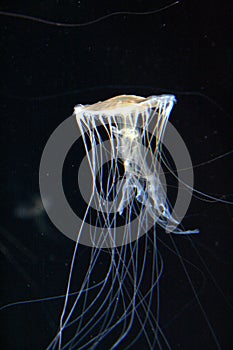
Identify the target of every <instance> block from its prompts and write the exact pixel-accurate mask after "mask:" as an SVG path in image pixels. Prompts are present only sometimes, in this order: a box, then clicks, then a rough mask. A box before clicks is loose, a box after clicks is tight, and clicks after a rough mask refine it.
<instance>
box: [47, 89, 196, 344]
mask: <svg viewBox="0 0 233 350" xmlns="http://www.w3.org/2000/svg"><path fill="white" fill-rule="evenodd" d="M175 101H176V100H175V97H174V96H173V95H162V96H151V97H148V98H144V97H139V96H134V95H120V96H116V97H113V98H110V99H108V100H106V101H104V102H98V103H95V104H92V105H85V106H84V105H80V104H79V105H77V106H75V109H74V117H75V120H76V123H77V127H78V129H79V131H80V133H81V137H82V141H83V145H84V148H85V152H86V156H85V158H86V162H85V163H84V165H82V166H80V172H81V177H82V179H83V180H82V181H84V182H83V183H81V182H79V186H80V187H81V188H80V191H81V194H82V196H83V198H84V199H85V201H86V209H85V213H84V216H83V218H82V225H81V226H80V229H79V231H78V232H77V235H76V242H75V249H74V253H73V258H72V262H71V266H70V271H69V278H68V283H67V289H66V295H65V300H64V305H63V308H62V312H61V317H60V324H59V330H58V332H57V334H56V335H55V337H54V339H53V340H52V341H51V343H50V344H49V345H48V347H47V349H102V348H104V344H106V343H107V344H111V345H110V346H109V345H108V346H109V349H129V348H131V349H133V348H134V345H135V344H136V343H137V342H138V341H142V339H143V344H144V345H143V346H144V348H148V349H155V348H158V349H162V348H163V349H164V348H168V349H169V348H170V345H169V342H168V340H167V339H166V336H165V334H164V333H163V330H162V328H161V327H160V323H159V316H160V303H159V280H160V277H161V275H162V272H163V259H162V256H161V255H160V253H159V251H158V249H157V236H156V230H157V226H160V227H161V228H162V229H163V230H164V231H166V232H168V233H169V234H171V233H174V234H191V233H197V232H198V230H188V231H185V230H184V229H183V228H182V227H181V225H180V221H179V219H178V218H176V217H174V214H173V213H172V210H171V209H172V208H171V203H170V202H169V200H168V197H167V193H166V183H165V177H164V174H163V170H162V163H163V162H165V160H164V159H163V138H164V134H165V130H166V126H167V124H168V119H169V115H170V112H171V110H172V108H173V105H174V103H175ZM165 163H166V162H165ZM88 172H89V175H90V176H89V177H88V175H87V173H88ZM80 181H81V180H80ZM85 190H87V192H88V194H87V193H85ZM86 222H89V224H88V226H87V227H88V228H87V227H84V226H85V223H86ZM85 239H86V240H87V242H88V244H87V245H89V246H91V252H90V255H89V263H88V266H87V267H86V270H85V272H84V271H83V270H82V271H81V270H80V268H81V266H82V260H81V258H80V257H79V247H80V244H83V242H84V241H85ZM103 257H104V258H103ZM78 271H80V272H78ZM77 274H78V280H79V286H80V287H79V288H77V286H76V282H75V279H76V277H77ZM74 276H76V277H74ZM152 304H153V306H154V312H152V309H153V308H151V305H152ZM135 331H136V333H135Z"/></svg>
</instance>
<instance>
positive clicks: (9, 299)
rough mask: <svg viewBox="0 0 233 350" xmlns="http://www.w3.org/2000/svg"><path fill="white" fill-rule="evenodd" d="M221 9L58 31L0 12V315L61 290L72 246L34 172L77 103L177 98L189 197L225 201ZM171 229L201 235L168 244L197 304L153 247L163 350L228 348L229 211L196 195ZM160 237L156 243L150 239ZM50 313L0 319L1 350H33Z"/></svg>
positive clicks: (37, 12) (87, 9)
mask: <svg viewBox="0 0 233 350" xmlns="http://www.w3.org/2000/svg"><path fill="white" fill-rule="evenodd" d="M167 4H169V2H168V1H167V2H166V1H139V0H138V1H137V0H134V1H116V2H113V1H112V2H111V1H110V2H109V1H101V2H97V1H82V0H80V1H71V0H67V1H59V0H57V1H52V0H47V1H32V2H28V1H14V0H12V1H11V2H10V3H9V2H8V1H1V2H0V11H8V12H11V13H20V14H25V15H29V16H34V17H36V18H43V19H46V20H49V21H52V22H63V23H87V22H89V21H92V20H93V19H97V18H99V17H101V16H104V15H106V14H110V13H112V12H115V11H118V12H119V11H134V12H143V11H149V10H153V9H159V8H161V7H163V6H165V5H167ZM226 4H227V2H226V3H224V2H220V3H218V4H217V5H214V2H212V1H205V2H201V1H192V2H190V3H189V4H188V3H185V2H180V3H179V4H177V5H175V6H172V7H170V8H168V9H165V10H163V11H160V12H157V13H154V14H148V15H126V14H119V15H114V16H111V17H109V18H106V19H103V20H102V21H99V22H98V23H93V24H86V25H84V26H78V27H70V28H67V27H64V26H56V25H48V24H43V23H38V22H36V21H31V20H25V19H19V18H14V17H7V16H3V15H2V16H0V33H1V35H0V37H1V40H0V45H1V48H0V52H1V55H0V63H1V64H0V76H1V91H0V101H1V105H0V108H1V110H0V119H1V174H0V176H1V189H0V191H1V194H0V195H1V203H0V205H1V208H0V209H1V211H0V212H1V224H0V248H1V251H0V257H1V286H0V295H1V305H2V306H4V305H6V304H8V303H13V302H17V301H20V300H32V299H36V298H44V297H47V296H54V295H60V294H62V293H64V290H65V286H66V281H67V273H68V269H69V262H70V258H71V256H72V249H73V242H71V241H69V240H68V239H67V238H66V237H64V236H63V235H62V234H61V233H59V232H58V231H57V230H56V228H55V227H54V226H53V225H52V224H51V223H50V221H49V219H48V218H47V216H46V214H45V212H44V211H43V207H42V206H41V202H40V197H39V186H38V168H39V163H40V157H41V154H42V151H43V148H44V146H45V143H46V141H47V139H48V138H49V136H50V134H51V133H52V131H53V130H54V129H55V128H56V127H57V126H58V125H59V124H60V123H61V122H62V121H63V120H64V119H65V118H67V117H68V116H69V115H71V114H72V112H73V107H74V106H75V105H76V104H78V103H82V104H86V103H93V102H96V101H99V100H104V99H106V98H109V97H112V96H115V95H118V94H123V93H125V94H138V95H141V96H149V95H152V94H162V93H172V94H175V95H176V97H177V100H178V103H177V105H176V106H175V109H174V111H173V112H172V115H171V121H172V123H173V125H174V126H175V127H176V128H177V129H178V131H179V132H180V134H181V135H182V137H183V139H184V141H185V143H186V145H187V147H188V149H189V151H190V154H191V157H192V161H193V164H194V166H195V165H197V166H196V167H194V172H195V188H196V189H197V190H199V191H202V192H204V193H207V194H211V195H213V196H216V197H217V198H221V199H223V200H231V198H232V197H231V196H230V193H231V191H232V187H231V178H232V175H231V172H232V169H231V168H230V165H231V163H232V154H227V152H229V151H230V150H231V149H232V141H231V139H232V130H231V125H232V115H231V108H232V106H231V102H232V95H231V91H232V86H231V73H232V65H231V62H232V45H231V40H230V39H231V35H232V33H231V31H230V17H231V15H230V14H231V13H232V12H231V10H232V9H230V8H229V6H230V5H229V3H228V5H226ZM220 155H223V156H221V157H220V158H219V159H217V160H215V161H212V162H211V160H212V159H214V158H216V157H218V156H220ZM198 165H199V166H198ZM183 223H184V225H185V227H187V228H196V227H198V228H200V230H201V234H200V235H199V236H195V237H192V238H191V239H190V240H186V239H185V238H177V237H175V241H176V244H177V245H178V246H179V249H180V251H181V252H182V254H183V256H184V257H185V258H187V259H189V261H190V262H191V263H192V264H193V265H194V266H195V268H193V269H190V271H189V276H190V279H191V281H192V283H193V285H194V286H196V288H197V291H198V295H199V296H198V298H199V301H200V304H201V307H200V305H199V304H198V301H197V298H195V297H194V294H193V292H192V290H191V288H190V284H189V282H188V281H187V276H186V275H185V274H184V271H183V270H182V266H181V264H179V261H178V260H177V261H178V263H177V264H176V265H174V264H173V258H172V257H171V255H172V254H171V252H170V251H169V249H166V247H165V245H163V244H162V245H161V247H160V249H161V253H162V255H163V259H164V263H165V269H164V275H163V278H162V280H161V294H162V296H161V326H162V328H163V329H164V333H165V335H166V337H167V339H168V341H169V343H170V345H171V348H172V349H197V348H198V349H217V345H216V343H215V341H214V339H213V336H212V335H211V332H210V328H209V326H208V322H209V324H210V325H211V327H212V329H213V333H214V334H215V335H216V337H217V339H218V341H219V344H220V347H221V348H222V349H224V350H225V349H232V335H231V333H232V309H231V306H230V305H231V299H232V283H231V279H232V278H231V277H232V275H231V272H232V270H231V257H232V250H231V247H232V245H231V243H232V240H231V233H232V211H231V206H230V205H228V204H224V203H221V202H219V201H215V202H211V201H209V200H208V198H205V197H203V196H202V198H195V197H194V198H193V201H192V204H191V206H190V208H189V212H188V214H187V217H186V218H185V220H184V222H183ZM158 236H159V239H160V240H161V241H164V242H165V241H166V239H167V237H165V234H164V232H163V231H162V230H160V231H159V232H158ZM83 249H84V251H85V249H88V248H84V247H83ZM84 256H85V254H84ZM197 271H199V272H198V273H197ZM193 299H194V302H190V301H192V300H193ZM195 300H196V301H195ZM187 301H189V303H188V306H187V307H185V305H186V302H187ZM61 306H62V302H61V301H60V300H51V301H47V302H45V301H44V302H39V303H29V304H23V305H16V306H11V307H8V308H6V309H4V310H1V311H0V317H1V327H0V329H1V342H2V347H1V348H2V349H25V350H26V349H45V347H46V345H47V344H48V343H49V341H50V340H51V339H52V336H53V335H54V334H55V332H56V329H57V326H58V321H59V315H60V311H61ZM201 308H203V309H204V313H205V315H204V313H203V312H202V310H201ZM145 344H146V343H145ZM139 346H140V349H142V348H143V345H142V344H135V345H134V349H137V348H139ZM107 348H108V344H106V349H107ZM123 348H124V347H123V346H122V347H121V349H123Z"/></svg>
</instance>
